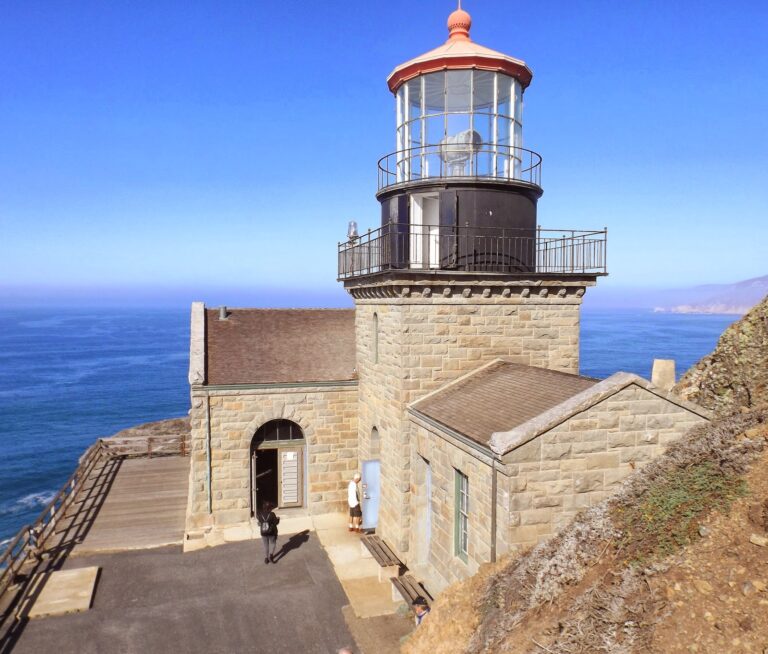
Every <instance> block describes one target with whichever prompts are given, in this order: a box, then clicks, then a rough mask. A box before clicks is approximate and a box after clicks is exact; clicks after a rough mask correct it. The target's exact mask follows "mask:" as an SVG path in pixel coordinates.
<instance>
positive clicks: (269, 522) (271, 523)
mask: <svg viewBox="0 0 768 654" xmlns="http://www.w3.org/2000/svg"><path fill="white" fill-rule="evenodd" d="M274 508H275V507H274V505H273V504H272V502H270V501H269V500H267V501H265V502H264V503H263V504H262V505H261V511H259V512H258V513H257V514H256V518H257V519H258V521H259V532H260V533H261V542H262V543H264V563H269V562H270V561H272V563H274V562H275V548H276V547H277V524H278V523H279V522H280V518H278V517H277V516H276V515H275V513H274V511H273V510H272V509H274Z"/></svg>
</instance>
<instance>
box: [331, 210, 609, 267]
mask: <svg viewBox="0 0 768 654" xmlns="http://www.w3.org/2000/svg"><path fill="white" fill-rule="evenodd" d="M607 238H608V232H607V230H599V231H577V230H572V229H567V230H554V229H546V230H545V229H540V228H537V229H517V228H515V229H512V228H501V227H455V226H453V227H447V226H433V227H430V226H410V228H409V226H408V225H397V224H394V223H393V224H390V225H386V226H384V227H380V228H379V229H376V230H374V231H369V232H368V233H366V234H363V235H362V236H360V237H358V238H355V239H351V240H349V241H347V242H346V243H340V244H339V279H349V278H351V277H359V276H364V275H373V274H377V273H383V272H389V271H392V270H413V271H435V272H436V271H440V270H445V271H458V272H489V273H506V274H521V275H525V274H528V275H530V274H540V275H547V274H550V275H605V274H607V270H606V243H607Z"/></svg>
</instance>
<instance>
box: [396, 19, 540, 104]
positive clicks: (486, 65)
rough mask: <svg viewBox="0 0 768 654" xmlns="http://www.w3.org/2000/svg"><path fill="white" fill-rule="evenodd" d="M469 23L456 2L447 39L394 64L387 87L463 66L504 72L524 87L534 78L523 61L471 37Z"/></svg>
mask: <svg viewBox="0 0 768 654" xmlns="http://www.w3.org/2000/svg"><path fill="white" fill-rule="evenodd" d="M471 26H472V18H471V17H470V15H469V14H468V13H467V12H466V11H464V10H463V9H462V8H461V5H459V8H458V9H457V10H456V11H454V12H453V13H452V14H451V15H450V16H449V17H448V40H447V41H446V42H445V43H444V44H443V45H441V46H440V47H438V48H435V49H434V50H430V51H429V52H426V53H424V54H423V55H421V56H420V57H416V58H415V59H411V60H410V61H406V62H405V63H404V64H400V65H399V66H398V67H397V68H395V69H394V70H393V71H392V73H391V74H390V75H389V77H388V78H387V84H388V86H389V90H390V91H392V93H397V89H399V88H400V87H401V86H402V85H403V84H404V83H405V82H407V81H408V80H410V79H413V78H414V77H417V76H419V75H422V74H424V73H433V72H435V71H438V70H461V69H466V68H477V69H480V70H493V71H498V72H501V73H506V74H507V75H510V76H512V77H515V78H517V79H518V80H519V82H520V84H521V85H522V87H523V88H526V87H527V86H528V85H529V84H530V83H531V79H532V78H533V73H532V72H531V69H530V68H528V66H527V65H526V63H525V62H524V61H522V60H520V59H515V58H514V57H510V56H508V55H505V54H503V53H502V52H497V51H496V50H491V49H490V48H486V47H485V46H482V45H480V44H478V43H475V42H474V41H472V39H470V38H469V28H470V27H471Z"/></svg>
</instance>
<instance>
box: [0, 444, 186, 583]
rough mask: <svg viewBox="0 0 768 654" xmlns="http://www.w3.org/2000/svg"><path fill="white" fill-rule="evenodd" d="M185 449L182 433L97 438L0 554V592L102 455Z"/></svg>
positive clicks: (42, 540) (43, 538)
mask: <svg viewBox="0 0 768 654" xmlns="http://www.w3.org/2000/svg"><path fill="white" fill-rule="evenodd" d="M188 451H189V447H188V445H187V442H186V439H185V438H184V437H183V436H165V435H159V436H149V437H139V438H122V439H101V438H100V439H99V440H97V441H96V442H95V443H93V444H92V445H91V446H90V447H89V448H88V449H87V450H86V451H85V453H84V454H83V455H82V456H81V457H80V461H79V464H78V466H77V468H76V469H75V471H74V472H73V473H72V474H71V475H70V476H69V479H67V481H66V482H65V483H64V485H63V486H62V487H61V489H60V490H59V492H58V493H56V495H54V497H53V498H52V499H51V501H50V502H48V504H46V506H45V508H44V509H43V511H42V513H40V515H39V516H38V517H37V519H36V520H35V521H34V522H33V523H32V524H29V525H24V526H23V527H22V528H21V529H20V530H19V531H18V533H17V534H16V536H14V538H13V539H11V541H10V542H9V543H8V545H7V546H6V548H5V551H4V552H3V553H2V555H0V595H2V594H3V593H4V592H5V591H6V590H7V588H8V587H9V586H10V585H11V584H12V582H13V580H14V577H15V575H16V573H17V572H18V571H19V570H20V569H21V567H22V566H23V565H24V563H26V561H27V559H29V557H30V556H31V555H32V554H34V553H39V552H41V551H42V547H43V545H44V544H45V542H46V541H47V540H48V538H49V537H50V536H51V534H52V533H53V532H54V530H55V529H56V523H57V521H58V520H59V519H60V518H63V517H64V516H65V513H66V510H67V509H68V508H69V506H70V505H71V504H72V502H73V501H74V499H75V498H76V497H77V494H78V493H79V491H80V489H81V486H82V482H83V481H84V480H86V479H87V478H88V476H89V475H90V474H91V472H92V471H93V469H94V468H95V467H96V465H97V464H98V463H99V462H100V461H101V460H102V459H107V460H111V459H122V458H127V457H147V458H152V456H153V455H154V456H157V455H180V456H186V455H187V453H188Z"/></svg>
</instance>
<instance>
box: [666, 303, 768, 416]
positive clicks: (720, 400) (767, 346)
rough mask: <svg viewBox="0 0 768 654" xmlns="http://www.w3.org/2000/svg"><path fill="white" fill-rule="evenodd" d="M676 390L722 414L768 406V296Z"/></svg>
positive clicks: (735, 325)
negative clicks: (744, 408) (743, 408)
mask: <svg viewBox="0 0 768 654" xmlns="http://www.w3.org/2000/svg"><path fill="white" fill-rule="evenodd" d="M674 390H675V392H676V393H678V394H679V395H681V396H682V397H684V398H686V399H688V400H691V401H692V402H696V403H697V404H700V405H701V406H704V407H706V408H708V409H712V410H713V411H715V412H716V413H718V414H720V415H725V414H727V413H730V412H732V411H736V410H738V409H739V408H741V407H747V408H750V407H755V406H759V405H760V404H763V403H768V296H766V297H765V298H764V299H763V300H762V302H760V303H759V304H758V305H756V306H755V307H754V308H752V310H751V311H749V313H747V314H746V315H745V316H744V317H743V318H741V319H740V320H739V321H737V322H735V323H734V324H733V325H731V326H730V327H729V328H728V329H726V330H725V332H723V335H722V336H721V337H720V341H719V342H718V344H717V348H715V350H714V352H712V354H710V355H708V356H706V357H704V358H703V359H702V360H701V361H699V362H698V363H697V364H696V365H695V366H693V367H692V368H691V369H690V370H689V371H688V372H686V373H685V375H683V377H682V378H681V379H680V382H679V383H678V384H677V386H676V387H675V389H674Z"/></svg>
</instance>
